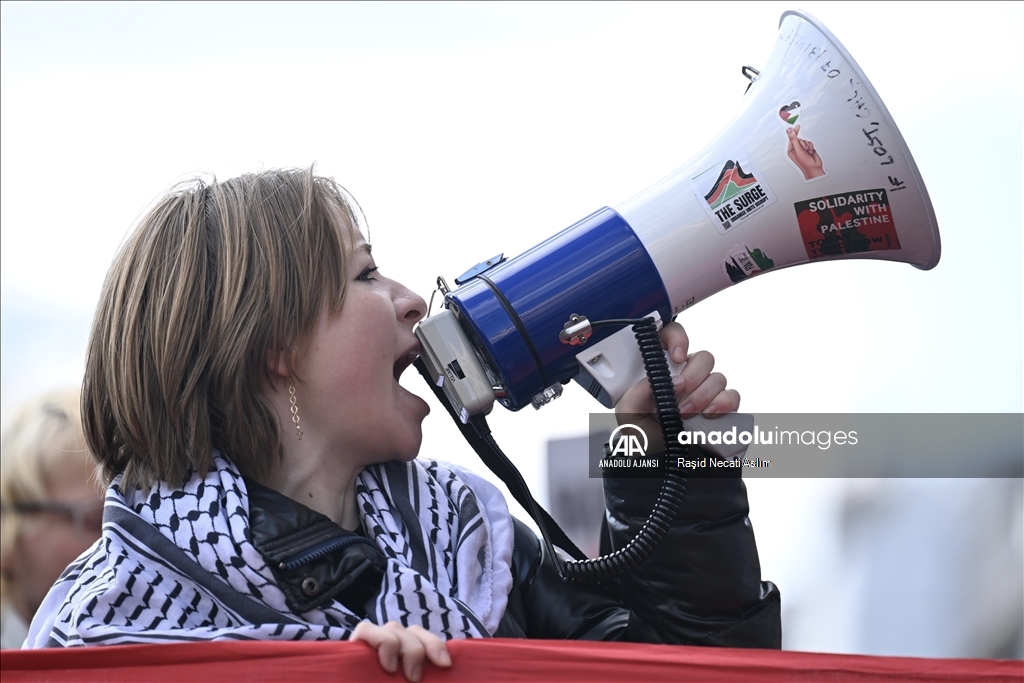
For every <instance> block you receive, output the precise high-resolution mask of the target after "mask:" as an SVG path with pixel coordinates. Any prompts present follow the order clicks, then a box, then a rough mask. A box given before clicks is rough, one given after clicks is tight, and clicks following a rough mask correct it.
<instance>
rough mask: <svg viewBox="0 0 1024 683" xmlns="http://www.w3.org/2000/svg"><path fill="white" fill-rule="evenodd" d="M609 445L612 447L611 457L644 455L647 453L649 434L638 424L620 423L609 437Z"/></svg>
mask: <svg viewBox="0 0 1024 683" xmlns="http://www.w3.org/2000/svg"><path fill="white" fill-rule="evenodd" d="M608 445H609V446H610V447H611V449H612V452H611V453H609V457H614V456H616V455H624V456H638V457H643V456H645V455H646V454H647V434H645V433H644V430H642V429H640V428H639V427H637V426H636V425H631V424H624V425H619V426H618V427H616V428H615V429H614V431H612V435H611V436H610V437H608Z"/></svg>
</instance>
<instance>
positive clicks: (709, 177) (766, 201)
mask: <svg viewBox="0 0 1024 683" xmlns="http://www.w3.org/2000/svg"><path fill="white" fill-rule="evenodd" d="M690 190H691V191H693V193H694V194H695V195H696V196H697V199H698V201H699V202H700V205H701V208H703V209H704V213H706V214H707V215H708V218H710V219H711V222H712V223H713V224H714V226H715V229H716V230H718V232H719V233H720V234H722V235H724V234H726V233H728V232H730V231H731V230H732V229H733V228H735V227H736V226H737V225H740V224H741V223H743V222H744V221H745V220H747V219H748V218H750V217H751V216H753V215H754V214H756V213H757V212H758V211H761V210H762V209H764V208H767V207H769V206H771V205H772V204H774V203H775V193H774V192H772V188H770V187H768V183H766V182H764V176H763V175H761V171H759V170H758V168H757V166H755V165H754V162H753V160H751V158H750V157H749V156H748V155H747V153H746V152H745V151H744V150H742V149H741V150H739V151H738V152H737V153H736V154H735V156H733V157H732V158H729V159H723V160H722V161H719V162H718V163H717V164H715V165H714V166H711V167H710V168H707V169H705V170H704V171H702V172H701V173H699V174H698V175H697V176H695V177H694V178H692V179H691V180H690Z"/></svg>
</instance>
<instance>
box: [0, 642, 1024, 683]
mask: <svg viewBox="0 0 1024 683" xmlns="http://www.w3.org/2000/svg"><path fill="white" fill-rule="evenodd" d="M448 650H449V652H450V653H451V655H452V660H453V664H452V667H451V668H450V669H438V668H436V667H433V666H430V665H427V666H425V667H424V671H423V679H422V680H423V683H434V682H438V683H440V682H442V681H443V682H447V683H455V682H460V683H461V682H465V683H470V682H472V683H478V682H479V681H523V682H524V683H525V682H527V681H529V682H530V683H534V682H535V681H540V680H546V681H559V682H563V681H564V682H566V683H573V682H576V681H578V682H580V683H583V682H584V681H586V682H587V683H590V682H592V681H644V682H645V683H646V682H648V681H666V682H667V681H672V683H677V682H678V681H707V682H712V683H713V682H715V681H722V682H723V683H725V682H728V683H736V682H737V681H761V682H769V681H771V682H774V681H780V682H782V681H785V682H786V683H790V682H794V681H830V682H832V683H841V682H843V681H851V682H852V681H857V683H864V682H865V681H893V682H896V681H899V682H900V683H904V682H905V681H907V680H912V681H944V682H948V683H953V682H955V681H963V682H965V683H966V682H967V681H972V682H978V683H986V682H991V683H995V682H996V681H1000V682H1002V681H1006V682H1009V681H1018V682H1019V681H1022V680H1024V662H1020V661H1001V660H979V659H921V658H912V657H866V656H860V655H832V654H814V653H806V652H780V651H775V650H735V649H726V648H700V647H682V646H669V645H637V644H628V643H589V642H568V641H565V642H563V641H543V640H498V639H495V640H473V641H467V640H460V641H453V642H450V643H449V644H448ZM0 674H2V678H3V683H18V682H21V681H48V682H51V683H59V682H62V681H69V682H70V681H78V682H83V683H87V682H89V681H97V682H103V683H119V682H122V681H123V682H124V683H141V682H142V681H146V682H147V683H148V682H150V681H153V682H157V681H174V682H175V683H178V682H180V681H218V682H221V681H249V682H251V683H259V682H262V681H327V680H331V681H342V680H344V681H381V682H382V683H399V682H400V681H404V679H403V678H402V677H401V675H400V674H388V673H385V672H384V670H383V669H381V668H380V665H379V664H378V663H377V657H376V654H375V653H374V652H373V651H372V650H371V649H370V648H369V646H367V645H365V644H362V643H331V642H318V643H268V642H251V641H250V642H218V643H178V644H171V645H126V646H115V647H89V648H73V649H67V650H5V651H4V652H3V654H2V655H0Z"/></svg>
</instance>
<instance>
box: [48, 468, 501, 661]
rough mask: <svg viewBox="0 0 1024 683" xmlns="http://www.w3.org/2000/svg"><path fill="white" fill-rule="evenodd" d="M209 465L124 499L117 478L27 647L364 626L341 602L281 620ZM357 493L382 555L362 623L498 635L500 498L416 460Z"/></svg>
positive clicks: (242, 493) (290, 634)
mask: <svg viewBox="0 0 1024 683" xmlns="http://www.w3.org/2000/svg"><path fill="white" fill-rule="evenodd" d="M214 456H215V457H214V466H213V468H212V469H211V471H210V472H208V473H207V474H205V475H202V476H201V475H199V474H195V473H194V474H193V475H192V476H191V477H190V478H189V479H188V481H187V482H186V483H185V485H184V486H182V487H180V488H173V487H171V486H168V485H167V484H165V483H160V484H158V485H157V486H156V487H154V488H153V489H152V490H151V491H148V492H141V491H137V492H134V493H129V494H127V495H123V494H122V491H121V490H120V488H119V483H120V478H117V479H115V480H114V481H113V482H112V484H111V486H110V488H109V489H108V491H107V495H106V502H105V507H104V522H103V535H102V537H101V538H100V540H99V541H97V543H96V544H95V545H94V546H93V547H92V548H91V549H90V550H89V551H87V552H85V553H84V554H83V555H82V556H81V557H79V558H78V560H76V561H75V563H73V564H72V565H71V566H70V567H68V569H67V570H66V571H65V572H64V574H63V575H62V576H61V578H60V579H58V581H57V583H56V584H55V585H54V587H53V588H52V589H51V590H50V593H49V594H48V595H47V597H46V599H45V600H44V602H43V605H42V606H41V607H40V610H39V612H37V617H36V619H34V620H33V622H32V625H31V627H30V630H29V636H28V646H29V647H45V646H77V645H98V644H111V645H113V644H124V643H142V642H148V643H152V642H172V641H190V640H195V641H199V640H221V639H231V640H321V639H331V640H341V639H345V638H347V637H348V635H349V634H350V633H351V630H352V629H353V628H355V626H356V624H358V623H359V621H360V619H359V617H357V616H356V615H355V614H353V613H352V612H351V611H349V610H348V609H347V608H346V607H345V606H344V605H342V604H341V603H339V602H336V601H335V602H332V603H331V604H329V605H327V606H325V607H323V608H320V609H314V610H311V611H309V612H306V613H303V614H293V613H291V612H290V611H289V609H288V607H287V605H286V602H285V595H284V593H283V592H282V590H281V589H280V588H279V587H278V585H277V584H276V582H275V579H274V576H273V573H272V572H271V570H270V568H269V567H268V566H267V564H266V561H265V560H264V558H263V556H262V555H261V554H260V553H259V551H258V550H257V549H256V547H255V546H254V545H253V544H252V542H251V541H250V538H251V534H250V529H249V504H248V496H247V493H246V489H245V483H244V481H243V479H242V477H241V476H240V474H239V473H238V471H237V469H236V468H235V467H234V465H233V464H231V462H230V461H228V460H227V459H226V458H224V457H222V456H220V455H219V454H217V453H215V454H214ZM356 495H357V499H358V501H357V502H358V506H359V511H360V515H361V516H362V522H363V528H364V529H365V530H366V534H367V537H368V538H369V539H370V540H371V541H372V542H374V543H375V544H376V545H377V546H378V547H379V548H380V549H381V550H382V551H383V552H384V555H385V557H386V558H387V567H386V569H385V574H384V579H383V581H382V586H381V590H380V593H379V594H378V595H377V597H376V599H375V600H374V609H373V611H372V613H370V614H369V615H368V618H369V619H370V620H371V621H373V622H375V623H378V624H383V623H386V622H387V621H392V620H393V621H398V622H401V623H403V624H405V625H407V626H409V625H413V624H418V625H421V626H423V627H424V628H427V629H428V630H430V631H432V632H433V633H435V634H437V635H438V636H440V637H442V638H445V639H453V638H465V637H486V636H488V635H490V634H493V633H494V632H495V630H496V629H497V627H498V624H499V622H500V621H501V617H502V615H503V614H504V612H505V607H506V605H507V602H508V594H509V591H511V589H512V574H511V559H512V541H513V530H512V522H511V517H510V516H509V512H508V507H507V506H506V504H505V500H504V498H503V497H502V496H501V493H500V492H498V490H497V489H496V488H494V486H492V485H491V484H489V483H488V482H486V481H485V480H483V479H481V478H479V477H477V476H476V475H472V474H467V473H465V472H461V471H458V470H456V469H454V468H453V467H451V466H448V465H445V464H442V463H439V462H436V461H419V460H415V461H413V462H411V463H400V462H391V463H386V464H384V465H377V466H372V467H368V468H366V469H365V470H364V471H363V472H362V473H361V474H360V475H359V478H358V480H357V486H356ZM168 542H169V543H168ZM179 550H180V551H181V552H179Z"/></svg>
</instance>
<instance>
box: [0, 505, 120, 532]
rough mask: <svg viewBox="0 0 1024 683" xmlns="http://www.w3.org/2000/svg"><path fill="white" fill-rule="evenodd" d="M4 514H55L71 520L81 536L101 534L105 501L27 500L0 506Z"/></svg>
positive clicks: (0, 510)
mask: <svg viewBox="0 0 1024 683" xmlns="http://www.w3.org/2000/svg"><path fill="white" fill-rule="evenodd" d="M0 512H2V513H3V514H9V513H14V514H19V515H38V516H42V515H53V516H56V517H62V518H64V519H65V520H68V521H70V522H71V524H72V526H73V527H74V529H75V533H76V534H78V535H79V536H85V535H86V534H90V535H93V536H99V535H100V533H101V531H102V529H103V503H101V502H99V503H83V504H75V503H62V502H57V501H46V502H25V503H15V504H14V505H4V506H3V507H0Z"/></svg>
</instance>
